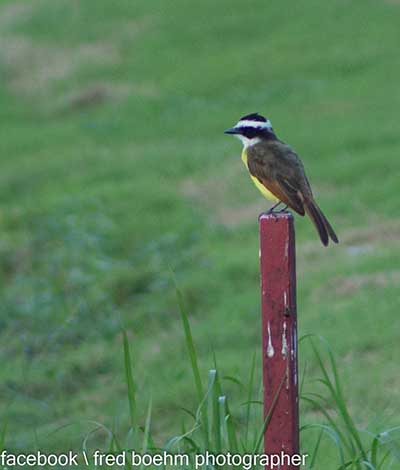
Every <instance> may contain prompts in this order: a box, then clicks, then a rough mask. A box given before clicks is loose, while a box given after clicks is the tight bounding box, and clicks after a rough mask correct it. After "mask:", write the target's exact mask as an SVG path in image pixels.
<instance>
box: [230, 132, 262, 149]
mask: <svg viewBox="0 0 400 470" xmlns="http://www.w3.org/2000/svg"><path fill="white" fill-rule="evenodd" d="M236 137H237V138H238V139H239V140H240V141H241V142H242V144H243V147H244V148H245V149H247V148H248V147H251V146H252V145H256V144H258V143H259V142H261V139H260V137H253V138H252V139H249V138H247V137H245V136H244V135H241V134H237V135H236Z"/></svg>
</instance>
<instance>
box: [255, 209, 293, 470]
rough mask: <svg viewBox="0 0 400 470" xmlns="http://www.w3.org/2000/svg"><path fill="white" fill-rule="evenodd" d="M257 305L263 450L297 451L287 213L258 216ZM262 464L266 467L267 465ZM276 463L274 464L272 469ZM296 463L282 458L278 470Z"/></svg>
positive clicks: (290, 220)
mask: <svg viewBox="0 0 400 470" xmlns="http://www.w3.org/2000/svg"><path fill="white" fill-rule="evenodd" d="M259 221H260V263H261V308H262V336H263V375H264V415H265V416H268V414H269V413H270V412H271V409H272V416H271V420H270V422H269V424H268V426H267V429H266V432H265V435H264V447H265V453H266V454H281V452H282V451H283V452H284V453H285V454H289V455H293V454H298V453H299V406H298V375H297V316H296V257H295V236H294V223H293V216H292V215H291V214H290V213H287V212H284V213H281V214H261V216H260V219H259ZM266 468H269V467H268V466H267V467H266ZM276 468H277V467H275V469H276ZM295 468H299V467H298V466H293V465H289V464H288V463H287V462H286V460H284V461H283V462H282V465H281V467H280V470H289V469H290V470H293V469H295Z"/></svg>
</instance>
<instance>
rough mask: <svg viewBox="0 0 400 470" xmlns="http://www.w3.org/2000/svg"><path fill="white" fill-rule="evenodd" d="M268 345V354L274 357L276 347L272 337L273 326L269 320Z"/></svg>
mask: <svg viewBox="0 0 400 470" xmlns="http://www.w3.org/2000/svg"><path fill="white" fill-rule="evenodd" d="M267 328H268V346H267V356H268V357H274V354H275V351H274V347H273V346H272V337H271V326H270V324H269V322H268V327H267Z"/></svg>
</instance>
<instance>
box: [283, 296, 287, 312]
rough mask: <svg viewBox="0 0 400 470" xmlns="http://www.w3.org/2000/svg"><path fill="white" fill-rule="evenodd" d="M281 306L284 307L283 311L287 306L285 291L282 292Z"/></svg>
mask: <svg viewBox="0 0 400 470" xmlns="http://www.w3.org/2000/svg"><path fill="white" fill-rule="evenodd" d="M283 306H284V307H285V311H286V308H287V306H288V303H287V295H286V291H284V292H283Z"/></svg>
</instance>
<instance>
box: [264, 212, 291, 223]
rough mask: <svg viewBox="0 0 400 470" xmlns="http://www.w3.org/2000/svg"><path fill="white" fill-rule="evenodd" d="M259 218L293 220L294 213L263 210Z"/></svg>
mask: <svg viewBox="0 0 400 470" xmlns="http://www.w3.org/2000/svg"><path fill="white" fill-rule="evenodd" d="M258 220H259V221H260V222H261V221H262V220H275V221H278V220H293V214H292V213H291V212H286V211H285V212H262V213H261V214H260V215H259V216H258Z"/></svg>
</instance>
